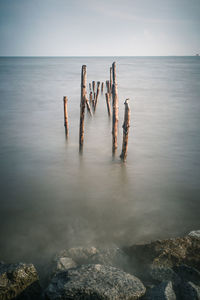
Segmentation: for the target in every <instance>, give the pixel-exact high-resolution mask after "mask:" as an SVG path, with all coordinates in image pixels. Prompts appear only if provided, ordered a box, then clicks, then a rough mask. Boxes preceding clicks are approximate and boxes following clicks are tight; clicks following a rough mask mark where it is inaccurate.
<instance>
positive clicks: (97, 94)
mask: <svg viewBox="0 0 200 300" xmlns="http://www.w3.org/2000/svg"><path fill="white" fill-rule="evenodd" d="M100 84H101V83H100V81H97V93H96V97H95V106H94V109H95V110H96V106H97V101H98V97H99V91H100Z"/></svg>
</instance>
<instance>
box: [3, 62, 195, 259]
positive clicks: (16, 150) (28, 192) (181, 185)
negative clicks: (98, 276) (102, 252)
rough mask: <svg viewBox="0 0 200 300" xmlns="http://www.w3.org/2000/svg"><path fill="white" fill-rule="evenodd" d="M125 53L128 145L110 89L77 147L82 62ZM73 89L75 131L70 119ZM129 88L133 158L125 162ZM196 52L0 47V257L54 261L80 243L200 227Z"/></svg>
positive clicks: (96, 75)
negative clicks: (110, 110)
mask: <svg viewBox="0 0 200 300" xmlns="http://www.w3.org/2000/svg"><path fill="white" fill-rule="evenodd" d="M114 60H115V61H116V63H117V79H118V89H119V114H120V116H119V148H118V152H117V155H116V157H115V159H113V157H112V145H111V142H112V136H111V122H110V120H109V118H108V116H107V108H106V103H105V97H104V96H103V95H101V96H100V98H99V102H98V106H97V111H96V114H95V116H94V118H93V119H91V118H90V117H89V115H87V114H86V120H85V143H84V151H83V155H82V156H80V155H79V147H78V141H79V109H80V72H81V66H82V65H83V64H86V65H87V74H88V83H89V82H91V81H92V80H96V81H97V80H99V81H105V80H107V79H109V68H110V66H111V64H112V62H113V61H114ZM64 95H66V96H68V112H69V126H70V133H69V139H68V141H66V139H65V132H64V126H63V96H64ZM126 98H130V107H131V127H130V134H129V145H128V158H127V163H126V164H123V163H121V162H120V159H119V155H120V151H121V142H122V128H121V126H122V123H123V114H124V104H123V103H124V100H125V99H126ZM199 114H200V59H199V58H198V57H162V58H159V57H157V58H156V57H154V58H150V57H146V58H145V57H143V58H142V57H138V58H134V57H126V58H125V57H124V58H123V57H122V58H106V57H102V58H95V57H93V58H92V57H79V58H0V143H1V144H0V145H1V147H0V185H1V200H0V201H1V202H0V204H1V209H0V234H1V244H0V260H4V261H8V262H17V261H25V262H33V263H36V265H39V264H41V263H43V262H44V261H46V260H47V261H48V260H49V259H50V257H51V255H52V254H54V253H55V252H56V251H58V250H61V249H64V248H66V247H71V246H80V245H84V246H85V245H99V244H100V245H102V244H110V243H115V244H117V245H119V246H123V245H129V244H133V243H136V242H143V241H151V240H153V239H155V238H166V237H169V236H170V237H171V236H177V235H183V234H185V233H187V232H188V231H190V230H193V229H199V228H200V219H199V198H200V197H199V196H200V168H199V167H200V121H199Z"/></svg>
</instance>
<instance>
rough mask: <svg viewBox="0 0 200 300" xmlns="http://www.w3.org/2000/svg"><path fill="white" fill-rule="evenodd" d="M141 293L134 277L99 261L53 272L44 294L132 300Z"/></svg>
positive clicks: (91, 299) (52, 297)
mask: <svg viewBox="0 0 200 300" xmlns="http://www.w3.org/2000/svg"><path fill="white" fill-rule="evenodd" d="M144 294H145V287H144V285H143V284H142V282H141V281H140V280H139V279H138V278H137V277H135V276H132V275H130V274H128V273H125V272H123V271H121V270H119V269H117V268H114V267H110V266H103V265H99V264H91V265H82V266H80V267H77V268H72V269H69V270H68V271H64V272H60V273H58V274H56V275H55V276H54V277H53V278H52V280H51V282H50V284H49V286H48V287H47V289H46V293H45V295H46V297H47V299H48V300H57V299H62V300H65V299H74V300H79V299H84V300H120V299H121V300H122V299H123V300H129V299H130V300H134V299H139V298H140V297H141V296H143V295H144Z"/></svg>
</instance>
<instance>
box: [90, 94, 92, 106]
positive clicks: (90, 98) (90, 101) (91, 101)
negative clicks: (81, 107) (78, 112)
mask: <svg viewBox="0 0 200 300" xmlns="http://www.w3.org/2000/svg"><path fill="white" fill-rule="evenodd" d="M91 103H92V92H90V104H91Z"/></svg>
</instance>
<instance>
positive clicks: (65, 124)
mask: <svg viewBox="0 0 200 300" xmlns="http://www.w3.org/2000/svg"><path fill="white" fill-rule="evenodd" d="M63 102H64V126H65V133H66V136H67V137H68V135H69V124H68V112H67V97H66V96H64V97H63Z"/></svg>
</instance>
